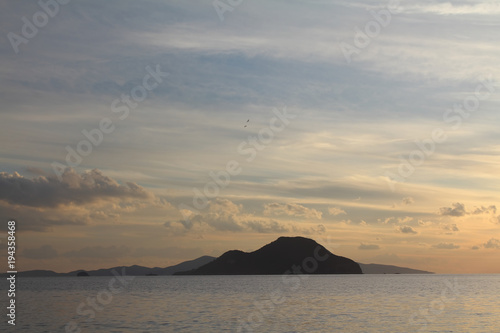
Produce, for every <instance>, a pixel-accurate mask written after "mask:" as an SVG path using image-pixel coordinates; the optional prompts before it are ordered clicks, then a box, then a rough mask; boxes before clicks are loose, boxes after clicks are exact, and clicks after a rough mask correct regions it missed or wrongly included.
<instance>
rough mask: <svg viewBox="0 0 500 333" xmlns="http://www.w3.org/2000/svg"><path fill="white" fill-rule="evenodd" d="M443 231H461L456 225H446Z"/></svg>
mask: <svg viewBox="0 0 500 333" xmlns="http://www.w3.org/2000/svg"><path fill="white" fill-rule="evenodd" d="M443 229H444V230H447V231H452V232H454V231H460V229H458V227H457V225H456V224H455V223H453V224H445V225H443Z"/></svg>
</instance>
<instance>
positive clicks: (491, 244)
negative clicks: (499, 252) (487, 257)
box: [483, 238, 500, 249]
mask: <svg viewBox="0 0 500 333" xmlns="http://www.w3.org/2000/svg"><path fill="white" fill-rule="evenodd" d="M483 245H484V247H485V248H486V249H500V240H498V239H496V238H491V239H490V240H489V241H487V242H486V243H484V244H483Z"/></svg>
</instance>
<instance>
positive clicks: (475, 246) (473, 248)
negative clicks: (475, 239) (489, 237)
mask: <svg viewBox="0 0 500 333" xmlns="http://www.w3.org/2000/svg"><path fill="white" fill-rule="evenodd" d="M471 249H472V250H479V246H477V245H474V246H473V247H471Z"/></svg>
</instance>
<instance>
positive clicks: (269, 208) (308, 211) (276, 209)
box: [264, 203, 323, 220]
mask: <svg viewBox="0 0 500 333" xmlns="http://www.w3.org/2000/svg"><path fill="white" fill-rule="evenodd" d="M322 214H323V213H322V212H320V211H317V210H316V209H314V208H307V207H305V206H302V205H299V204H296V203H287V204H281V203H270V204H266V205H265V206H264V215H287V216H298V217H304V218H313V219H318V220H321V218H322Z"/></svg>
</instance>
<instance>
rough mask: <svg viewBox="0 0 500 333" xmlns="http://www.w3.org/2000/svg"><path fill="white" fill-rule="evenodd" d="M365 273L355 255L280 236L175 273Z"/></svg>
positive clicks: (296, 238)
mask: <svg viewBox="0 0 500 333" xmlns="http://www.w3.org/2000/svg"><path fill="white" fill-rule="evenodd" d="M287 273H291V274H362V271H361V268H360V266H359V265H358V264H357V263H356V262H354V261H353V260H351V259H348V258H344V257H340V256H337V255H334V254H333V253H331V252H330V251H328V250H327V249H326V248H324V247H323V246H322V245H320V244H318V243H316V242H315V241H314V240H312V239H308V238H304V237H280V238H278V239H277V240H275V241H274V242H272V243H270V244H267V245H265V246H263V247H262V248H260V249H258V250H256V251H254V252H250V253H247V252H243V251H239V250H232V251H228V252H226V253H224V254H223V255H221V256H220V257H218V258H217V259H215V260H214V261H212V262H210V263H208V264H206V265H203V266H201V267H199V268H197V269H194V270H190V271H184V272H179V273H175V275H270V274H287Z"/></svg>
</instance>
